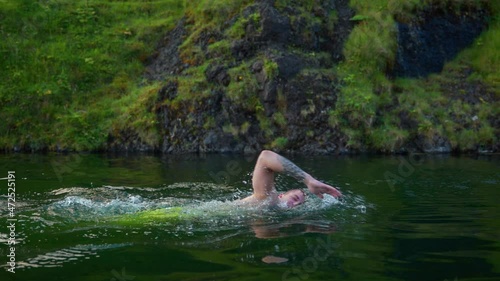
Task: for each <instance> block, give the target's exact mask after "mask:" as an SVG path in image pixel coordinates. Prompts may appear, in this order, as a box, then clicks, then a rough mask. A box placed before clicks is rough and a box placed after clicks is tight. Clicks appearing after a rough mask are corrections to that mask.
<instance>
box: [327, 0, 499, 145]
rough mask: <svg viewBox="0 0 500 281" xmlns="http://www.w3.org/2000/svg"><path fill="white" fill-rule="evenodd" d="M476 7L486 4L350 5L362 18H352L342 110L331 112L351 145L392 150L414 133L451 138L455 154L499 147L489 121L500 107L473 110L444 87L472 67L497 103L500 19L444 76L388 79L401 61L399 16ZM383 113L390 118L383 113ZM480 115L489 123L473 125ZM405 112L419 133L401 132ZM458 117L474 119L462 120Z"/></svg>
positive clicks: (388, 1) (342, 72)
mask: <svg viewBox="0 0 500 281" xmlns="http://www.w3.org/2000/svg"><path fill="white" fill-rule="evenodd" d="M474 5H476V6H477V5H483V6H484V5H487V2H486V1H476V2H471V1H465V0H464V1H434V0H428V1H395V0H377V1H362V0H351V6H352V7H353V8H354V9H355V10H356V12H357V15H356V16H354V17H353V18H352V19H351V20H353V21H357V22H359V23H358V25H357V26H356V27H355V28H354V30H353V31H352V33H351V35H350V36H349V39H348V41H347V42H346V45H345V47H344V55H345V58H346V59H345V61H344V62H342V63H341V64H340V65H338V66H337V72H338V75H339V76H340V77H341V78H342V81H343V87H342V89H341V93H340V96H339V97H338V102H337V106H336V108H335V110H332V111H330V125H332V126H334V127H338V128H340V129H341V130H342V131H343V132H345V134H346V136H347V138H348V146H350V147H351V148H354V149H360V148H363V147H365V146H366V145H368V146H369V147H373V148H375V149H377V150H381V151H387V152H393V151H396V150H397V149H398V148H399V147H401V145H402V144H403V143H404V142H405V141H406V140H408V138H409V137H410V136H413V137H415V134H420V135H423V136H424V137H425V138H427V139H428V140H432V139H433V138H435V137H436V136H437V137H446V138H447V139H449V140H450V142H451V145H452V148H453V149H457V150H469V149H473V147H472V144H476V143H480V144H484V145H491V144H492V143H495V142H496V141H497V139H496V137H495V135H496V134H497V135H498V128H496V129H494V128H492V127H491V126H490V124H489V123H488V121H487V117H486V116H488V114H490V115H489V116H491V115H493V114H491V113H494V112H495V111H496V115H497V116H498V109H497V108H498V102H493V103H488V102H483V103H482V104H480V105H475V106H473V107H471V106H470V105H469V104H466V103H463V102H460V101H453V98H451V97H449V96H448V95H449V93H444V92H443V90H442V89H441V88H440V87H439V85H443V84H446V83H457V81H459V79H460V78H459V77H458V76H457V72H459V71H460V69H462V68H464V67H470V68H472V69H473V70H474V73H475V74H474V75H475V76H476V78H477V82H478V83H485V84H487V85H489V87H491V89H492V91H493V92H495V93H496V99H497V100H498V93H500V88H499V87H500V86H499V85H500V81H499V77H500V73H499V69H498V67H496V65H498V64H499V63H500V62H499V57H500V53H499V52H498V50H499V49H500V39H499V38H500V36H499V35H500V34H499V32H500V26H499V24H500V20H499V18H498V16H496V17H495V18H493V20H492V22H491V25H490V28H489V30H487V31H486V32H484V33H483V34H482V36H481V37H480V38H479V39H478V40H477V41H476V43H475V45H474V46H472V47H471V48H469V49H467V50H465V51H464V52H462V53H461V54H460V55H459V57H458V58H457V59H455V60H454V61H453V62H450V63H449V64H448V65H447V66H446V67H445V69H444V71H443V72H442V73H441V74H436V75H431V76H430V77H429V78H425V79H396V80H395V81H392V80H390V79H389V78H387V77H386V72H387V70H390V69H391V68H392V66H393V65H394V62H395V54H396V47H397V45H396V34H395V32H396V31H395V18H397V19H398V20H399V21H408V20H410V19H411V18H412V17H414V15H415V11H416V10H419V9H423V8H425V7H428V6H440V7H443V8H447V9H448V10H450V11H451V12H459V11H461V10H463V8H464V7H467V6H474ZM492 5H493V7H491V9H492V10H493V11H494V12H495V13H496V14H497V15H498V12H499V11H500V5H499V4H492ZM396 89H398V90H396ZM394 97H397V101H398V103H397V104H393V102H394ZM450 105H451V106H450ZM395 106H396V108H394V107H395ZM380 112H383V114H378V113H380ZM481 112H483V113H482V116H483V118H479V120H480V121H470V120H472V118H473V116H475V115H476V114H481ZM486 112H488V113H486ZM406 113H408V115H409V118H410V119H411V120H412V121H414V122H416V123H417V124H418V125H417V126H418V131H417V132H411V131H408V128H407V129H401V128H400V120H399V118H396V117H397V116H401V114H406ZM457 113H461V114H466V115H467V116H465V115H464V116H462V118H456V116H455V115H456V114H457ZM453 117H455V118H453ZM474 122H475V123H474ZM443 124H444V125H443ZM495 130H496V131H497V133H496V134H495Z"/></svg>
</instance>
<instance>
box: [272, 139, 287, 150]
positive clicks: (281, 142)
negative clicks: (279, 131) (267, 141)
mask: <svg viewBox="0 0 500 281" xmlns="http://www.w3.org/2000/svg"><path fill="white" fill-rule="evenodd" d="M287 145H288V139H287V138H285V137H277V138H276V139H274V140H273V142H272V143H271V148H273V149H285V148H286V146H287Z"/></svg>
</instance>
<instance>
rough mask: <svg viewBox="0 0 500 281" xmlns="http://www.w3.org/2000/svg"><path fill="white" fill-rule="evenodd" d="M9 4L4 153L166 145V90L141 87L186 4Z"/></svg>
mask: <svg viewBox="0 0 500 281" xmlns="http://www.w3.org/2000/svg"><path fill="white" fill-rule="evenodd" d="M7 2H8V3H9V4H6V3H5V2H2V5H1V6H0V35H1V36H2V40H1V42H0V52H1V53H2V67H1V68H0V77H1V80H2V83H1V84H0V104H1V106H0V107H1V111H0V118H1V119H2V120H3V122H1V124H0V132H2V133H1V134H0V135H1V136H0V146H2V147H4V148H12V147H15V146H19V147H25V148H31V149H39V148H49V149H56V148H57V147H58V148H63V149H77V150H95V149H99V148H101V147H102V146H103V145H104V144H105V143H106V140H107V138H108V136H109V135H113V134H114V133H115V132H117V131H120V130H132V131H135V132H134V133H136V134H138V135H140V136H141V138H144V141H145V142H147V143H151V144H155V143H157V138H158V136H157V133H156V129H155V128H154V127H155V126H154V124H155V123H156V120H155V118H154V116H153V114H152V112H151V110H152V109H153V107H152V100H153V99H154V91H155V89H156V87H157V86H153V85H146V86H145V87H138V85H139V83H143V81H141V80H140V78H138V77H141V74H142V73H143V71H144V69H143V62H144V61H145V60H146V59H147V58H148V56H149V55H150V54H151V53H152V52H153V48H154V46H155V45H156V42H157V41H158V40H159V38H160V36H162V34H164V32H165V30H168V29H170V28H172V27H173V26H174V25H175V23H176V22H177V20H178V19H179V17H180V16H181V15H182V14H183V12H184V9H183V4H182V3H179V1H177V0H162V1H119V2H116V1H113V2H112V1H105V0H85V1H83V0H78V1H60V0H49V1H30V0H13V1H7Z"/></svg>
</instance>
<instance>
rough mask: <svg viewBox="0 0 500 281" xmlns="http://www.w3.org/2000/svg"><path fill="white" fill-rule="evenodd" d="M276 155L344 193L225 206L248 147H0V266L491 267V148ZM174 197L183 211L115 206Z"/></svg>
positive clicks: (187, 274)
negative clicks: (26, 150) (178, 151)
mask: <svg viewBox="0 0 500 281" xmlns="http://www.w3.org/2000/svg"><path fill="white" fill-rule="evenodd" d="M289 158H290V159H291V160H293V161H294V162H295V163H296V164H298V165H299V166H300V167H302V168H303V169H304V170H306V171H307V172H309V173H311V174H312V175H314V176H315V177H317V178H318V179H320V180H322V181H324V182H327V183H329V184H331V185H334V186H338V187H339V188H340V190H341V191H342V192H343V193H344V194H345V196H344V197H345V198H344V199H343V200H340V201H337V200H334V199H333V198H331V197H328V196H327V197H326V198H325V199H324V200H320V199H318V198H315V197H314V196H312V195H310V194H309V196H308V200H307V203H306V204H305V205H303V206H300V207H298V208H297V209H294V210H292V211H288V212H276V211H267V210H266V211H263V210H246V209H241V208H237V207H236V206H235V205H234V204H231V203H230V202H231V201H232V200H235V199H239V198H243V197H245V196H248V195H249V194H250V193H251V181H250V179H251V171H252V169H253V165H254V162H255V156H245V157H244V156H235V155H202V156H197V155H183V156H170V155H169V156H155V155H96V154H68V155H62V154H49V155H40V154H8V155H0V173H1V174H0V178H4V177H7V172H8V171H15V175H16V182H15V183H16V190H15V193H16V207H15V213H14V215H15V216H14V217H13V218H15V219H16V220H17V221H16V230H15V234H16V238H17V242H18V244H17V245H15V248H16V249H15V250H16V251H15V254H16V273H15V274H12V273H10V272H8V271H7V269H8V268H9V267H8V266H7V261H8V259H9V258H8V257H7V255H8V254H9V247H10V246H9V245H8V238H9V231H8V229H7V226H8V225H9V222H8V219H9V218H10V216H9V215H10V211H9V210H8V208H7V181H6V180H0V185H1V186H0V202H1V205H0V206H1V209H0V227H1V228H0V235H1V236H0V265H2V268H0V279H1V280H113V281H123V280H154V281H159V280H500V242H499V239H498V237H500V207H499V203H498V200H499V199H500V189H499V187H500V184H499V183H500V172H499V171H500V169H499V167H500V158H499V157H498V156H496V155H490V156H479V157H470V156H462V157H452V156H442V155H441V156H429V155H412V156H393V157H392V156H391V157H389V156H385V157H379V156H356V157H339V156H311V157H306V156H293V155H290V156H289ZM277 187H278V189H280V190H288V189H290V188H303V186H302V184H301V183H298V182H296V181H295V180H294V179H290V178H286V177H281V176H280V177H278V178H277ZM179 206H181V207H182V212H184V215H183V216H180V217H182V219H159V220H153V221H144V222H140V223H132V224H129V225H124V224H120V223H117V221H116V220H115V219H116V218H123V217H127V216H130V215H131V214H137V213H140V212H143V211H149V210H156V209H165V210H169V208H176V207H179Z"/></svg>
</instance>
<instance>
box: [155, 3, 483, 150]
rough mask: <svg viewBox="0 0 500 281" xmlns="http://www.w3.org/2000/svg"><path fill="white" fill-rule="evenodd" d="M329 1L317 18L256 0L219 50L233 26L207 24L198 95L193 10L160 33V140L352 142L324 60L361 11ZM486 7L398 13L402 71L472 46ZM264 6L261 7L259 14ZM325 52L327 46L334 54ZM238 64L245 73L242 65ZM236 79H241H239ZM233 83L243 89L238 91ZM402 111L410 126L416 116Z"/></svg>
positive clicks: (197, 144)
mask: <svg viewBox="0 0 500 281" xmlns="http://www.w3.org/2000/svg"><path fill="white" fill-rule="evenodd" d="M321 2H322V4H321V6H318V7H315V9H314V10H313V12H312V13H313V15H312V16H313V17H314V18H315V19H316V20H315V21H310V19H308V18H306V17H304V16H303V15H302V14H301V12H300V11H299V10H297V9H296V8H293V7H285V8H282V9H277V8H276V7H275V6H274V1H268V0H267V1H266V0H262V1H256V3H255V4H254V5H251V6H249V7H247V8H246V9H245V10H244V11H242V12H241V13H240V14H239V15H237V16H236V17H235V18H231V19H228V21H227V22H226V24H224V26H225V28H226V29H227V28H230V27H231V26H233V25H234V24H235V23H236V22H237V21H238V20H239V19H240V18H241V17H243V18H245V19H247V21H246V23H245V25H244V35H243V36H242V37H241V38H237V39H235V40H232V41H231V43H230V45H229V47H228V54H223V55H221V54H214V53H211V52H210V51H209V48H208V46H209V45H210V44H212V43H213V41H221V40H224V39H227V38H226V37H227V34H226V33H225V30H219V31H210V30H206V31H204V32H203V33H202V34H201V35H199V36H198V38H197V39H196V40H195V45H196V47H197V48H198V50H201V53H199V54H198V55H199V56H201V57H202V58H203V61H205V62H207V64H208V65H207V67H206V69H205V70H204V73H203V75H204V79H205V81H204V82H203V83H205V84H204V85H203V87H200V88H199V89H196V90H197V91H196V93H198V91H199V92H202V91H205V92H204V94H202V95H201V94H200V95H199V96H196V98H191V99H179V98H178V97H179V87H180V84H179V79H181V78H180V77H187V76H188V75H189V74H188V72H189V70H190V69H193V68H194V67H196V66H199V64H197V63H196V62H187V61H185V60H183V59H181V56H180V54H179V47H180V46H181V44H182V43H183V42H184V39H185V38H186V37H187V36H188V35H189V34H188V31H187V28H186V19H183V20H181V21H180V22H179V24H178V25H177V27H176V28H174V29H173V30H172V31H171V32H169V33H168V34H167V35H166V36H165V38H164V39H163V40H162V41H161V42H160V45H159V46H158V51H157V52H156V53H155V55H154V56H153V57H152V59H151V63H150V64H149V66H148V67H147V70H148V71H147V74H146V77H147V78H149V79H154V80H161V81H165V80H166V81H168V82H166V84H165V85H164V87H162V89H161V90H160V91H159V94H158V106H157V108H158V111H157V112H158V119H159V120H160V123H161V134H162V138H163V141H162V147H161V150H162V151H163V152H165V153H179V152H254V151H259V150H261V149H263V148H266V147H272V148H273V149H276V150H280V149H285V150H290V151H299V152H313V153H335V152H336V153H338V152H345V151H347V150H346V148H345V147H346V143H347V140H346V137H345V135H344V134H343V133H342V132H340V131H338V129H335V128H334V127H332V126H330V125H329V111H330V110H332V109H334V108H335V104H336V101H337V94H338V91H339V87H340V86H339V82H340V81H338V78H337V77H335V75H334V74H332V72H327V71H323V70H324V69H328V68H332V67H334V65H335V64H336V63H337V62H339V61H341V60H342V59H343V55H342V48H343V45H344V42H345V41H346V40H347V37H348V36H349V34H350V32H351V30H352V28H353V26H354V22H353V21H352V20H350V19H351V18H352V17H353V16H354V11H353V10H352V9H351V8H349V6H348V2H349V1H348V0H337V1H335V0H331V1H321ZM332 11H336V14H337V20H336V22H335V24H334V25H333V28H332V27H331V25H329V23H327V22H326V20H325V19H327V18H328V14H329V13H330V12H332ZM482 13H483V12H482V11H476V13H475V14H474V16H457V15H454V14H445V13H443V14H439V13H438V14H435V13H434V12H431V13H429V14H423V15H422V16H421V17H418V18H419V20H418V21H417V20H416V21H414V22H410V23H399V24H398V30H399V37H398V43H399V48H398V55H397V64H396V66H395V69H394V73H395V74H396V75H398V76H410V77H413V76H424V75H427V74H428V73H430V72H436V71H440V70H441V69H442V66H443V63H444V62H445V61H447V60H449V59H451V58H452V57H453V56H455V55H456V53H457V52H458V51H459V50H461V49H462V48H464V47H466V46H468V45H469V44H470V43H471V42H472V40H473V39H474V38H475V37H476V36H477V35H478V34H479V33H480V32H481V30H482V29H483V28H484V27H485V20H484V19H483V17H482ZM256 14H258V17H255V18H252V17H253V15H256ZM317 19H320V21H318V20H317ZM321 53H328V54H329V56H328V59H325V57H324V56H321ZM270 65H271V66H270ZM238 66H242V67H241V71H243V72H244V73H245V75H246V76H245V75H243V74H242V75H239V74H235V72H234V69H235V68H236V67H238ZM273 71H274V72H273ZM388 74H389V73H388ZM236 83H240V84H237V85H241V86H240V87H231V86H234V85H236ZM464 87H467V86H464ZM207 89H208V91H207ZM234 89H239V90H240V91H241V92H242V93H234V92H233V91H234ZM174 101H175V102H174ZM403 115H404V114H403ZM403 115H402V116H400V118H401V124H403V126H405V127H408V128H410V129H413V128H414V127H415V126H417V124H413V123H412V121H411V120H409V119H408V118H407V116H406V117H405V116H403ZM405 120H406V121H405ZM406 148H407V149H409V150H420V151H426V152H449V151H451V146H450V143H449V141H448V140H446V139H443V138H442V137H436V138H434V139H423V138H420V137H419V136H417V137H416V139H413V140H412V141H411V143H410V144H407V145H406Z"/></svg>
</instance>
